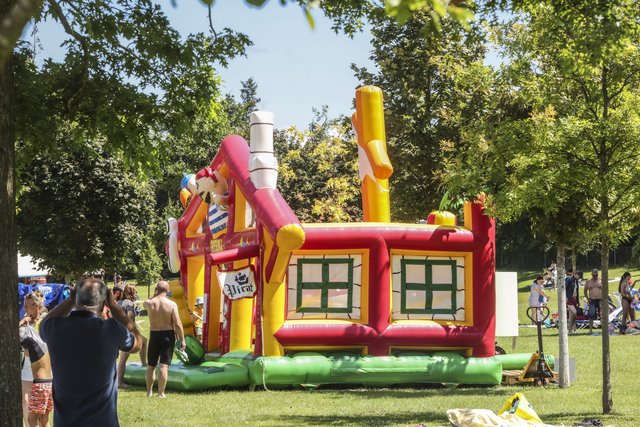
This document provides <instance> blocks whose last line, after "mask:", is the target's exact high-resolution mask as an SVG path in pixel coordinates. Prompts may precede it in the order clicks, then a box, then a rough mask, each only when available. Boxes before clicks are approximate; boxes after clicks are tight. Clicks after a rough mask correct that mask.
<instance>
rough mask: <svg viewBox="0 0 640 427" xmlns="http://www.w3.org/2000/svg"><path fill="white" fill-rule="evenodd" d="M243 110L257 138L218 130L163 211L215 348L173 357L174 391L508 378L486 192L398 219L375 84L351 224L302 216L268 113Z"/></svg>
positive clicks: (365, 106) (361, 107)
mask: <svg viewBox="0 0 640 427" xmlns="http://www.w3.org/2000/svg"><path fill="white" fill-rule="evenodd" d="M250 122H251V127H250V129H251V132H250V141H249V143H247V142H246V141H245V139H243V138H242V137H240V136H237V135H232V136H229V137H227V138H225V139H224V140H223V141H222V144H221V147H220V150H219V151H218V153H217V154H216V156H215V158H214V159H213V161H212V162H211V164H210V165H208V166H207V167H205V168H203V169H202V170H200V171H199V172H198V173H197V174H195V175H191V176H186V177H185V178H184V179H183V183H182V187H183V188H182V191H181V193H180V198H181V200H182V203H183V205H184V206H185V211H184V214H183V215H182V217H181V218H180V219H179V220H175V219H170V220H169V221H168V223H169V233H170V237H169V241H168V245H167V252H168V255H169V266H170V269H171V270H172V271H174V272H176V273H177V272H180V281H174V282H173V283H172V286H173V288H174V289H175V290H176V291H177V292H173V297H174V298H176V299H177V300H178V302H179V303H180V304H181V311H182V312H183V314H182V315H181V316H182V318H183V319H184V320H185V322H186V324H187V326H188V327H190V326H191V324H192V321H191V320H190V318H189V313H188V310H189V309H191V310H193V308H194V303H195V301H196V298H199V297H204V311H203V328H202V329H203V332H202V342H203V345H204V348H205V350H206V352H207V355H206V359H207V361H206V362H203V363H200V364H197V365H189V364H188V363H187V364H176V365H172V366H171V368H170V376H169V384H168V387H169V388H174V389H180V390H200V389H205V388H212V387H216V386H243V385H248V386H255V385H264V386H274V385H304V384H312V385H318V384H337V383H348V384H372V385H389V384H399V383H400V384H402V383H406V384H412V383H448V384H499V383H500V380H501V376H502V369H503V364H504V363H506V362H505V361H506V360H507V359H504V358H503V359H500V358H497V357H494V354H495V332H494V331H495V324H494V323H495V291H494V275H495V236H494V234H495V224H494V221H493V220H492V219H491V218H489V217H488V216H486V215H485V214H484V212H483V210H484V207H483V205H482V204H481V203H480V202H467V203H466V204H465V205H464V222H463V224H457V219H456V216H455V215H454V214H452V213H448V212H440V211H438V212H433V213H431V214H429V215H428V219H427V221H426V224H398V223H392V222H391V221H390V200H389V181H388V180H389V177H390V176H391V175H392V173H393V168H392V165H391V163H390V161H389V158H388V156H387V151H386V142H385V126H384V111H383V104H382V92H381V90H380V89H379V88H376V87H371V86H368V87H362V88H360V89H358V90H357V92H356V112H355V113H354V114H353V117H352V123H353V127H354V130H355V131H356V134H357V142H358V152H359V158H358V160H359V168H360V179H361V189H362V203H363V212H364V218H363V221H362V222H358V223H335V224H306V223H300V221H299V220H298V218H297V217H296V215H295V214H294V212H293V211H292V210H291V208H290V207H289V205H288V204H287V202H286V201H285V199H284V198H283V197H282V195H281V194H280V192H279V191H278V189H277V188H276V183H277V176H278V162H277V160H276V158H275V157H274V154H273V115H272V114H271V113H268V112H254V113H252V114H251V116H250ZM180 283H181V284H182V287H183V288H182V287H181V285H180ZM182 289H184V295H186V298H183V297H182V295H183V292H182ZM180 300H182V302H180ZM187 306H188V307H187ZM529 356H530V355H528V354H527V355H522V356H521V357H519V358H518V357H516V359H517V360H515V361H514V362H515V364H516V365H519V366H518V367H522V366H524V365H525V364H526V362H527V360H528V359H529ZM512 357H513V356H512ZM196 362H198V361H196ZM505 368H508V369H514V368H513V367H506V366H505ZM127 381H128V382H130V383H134V384H144V370H143V369H141V368H138V367H135V366H129V367H128V369H127Z"/></svg>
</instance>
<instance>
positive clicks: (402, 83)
mask: <svg viewBox="0 0 640 427" xmlns="http://www.w3.org/2000/svg"><path fill="white" fill-rule="evenodd" d="M432 21H433V18H432V16H431V15H429V14H426V13H416V14H415V15H414V16H413V17H412V18H411V19H409V20H407V21H406V23H405V25H404V26H400V25H398V24H397V23H396V22H395V21H394V20H392V19H389V18H388V17H386V16H384V15H381V14H378V15H377V16H376V18H375V20H374V27H373V29H372V30H371V32H372V34H373V40H372V45H373V52H372V57H371V58H372V59H373V60H374V61H375V63H376V65H377V67H378V70H379V71H378V72H377V73H371V72H370V71H368V70H367V69H366V68H359V67H357V66H353V69H354V71H355V73H356V76H357V77H358V79H359V80H361V81H362V82H363V83H364V84H371V85H376V86H379V87H382V88H384V94H385V112H386V117H385V118H386V124H387V133H388V135H387V139H388V146H389V156H390V158H391V160H392V163H393V164H396V165H400V164H401V165H402V168H398V170H397V171H395V173H394V174H393V175H392V176H391V192H392V194H391V196H392V197H393V200H394V210H393V213H392V214H393V216H394V217H395V218H396V219H399V220H404V221H409V222H415V221H416V220H418V219H420V218H425V217H426V214H427V213H428V209H430V208H435V207H436V206H437V205H438V201H439V200H440V198H441V196H442V193H441V190H440V188H439V184H440V183H439V181H438V177H437V176H436V175H435V174H434V171H436V170H437V169H438V168H439V165H440V162H441V151H440V150H439V144H440V141H441V140H451V141H457V140H458V139H459V129H460V125H459V123H457V122H456V121H454V120H449V119H447V117H448V116H451V115H456V116H459V117H460V120H470V119H473V116H472V115H473V114H474V109H475V108H476V107H477V105H478V102H479V100H476V99H472V98H469V99H465V100H464V103H463V102H461V101H462V99H461V98H460V94H459V93H457V90H458V88H459V86H456V83H455V80H454V79H455V76H456V70H457V69H459V68H465V67H468V66H470V65H471V64H473V63H478V62H480V61H482V59H483V57H484V53H485V47H484V45H483V43H482V38H483V37H482V33H481V31H480V28H479V27H477V26H473V27H472V28H471V30H470V31H468V32H467V31H465V30H463V28H461V27H460V26H459V25H457V24H456V23H453V22H450V21H443V22H441V24H440V27H441V29H440V31H439V32H437V33H425V32H424V28H425V26H429V25H430V23H431V22H432Z"/></svg>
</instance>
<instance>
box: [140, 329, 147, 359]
mask: <svg viewBox="0 0 640 427" xmlns="http://www.w3.org/2000/svg"><path fill="white" fill-rule="evenodd" d="M140 338H142V346H141V347H140V363H141V364H142V366H143V367H145V366H147V342H148V341H147V337H145V336H144V335H141V336H140Z"/></svg>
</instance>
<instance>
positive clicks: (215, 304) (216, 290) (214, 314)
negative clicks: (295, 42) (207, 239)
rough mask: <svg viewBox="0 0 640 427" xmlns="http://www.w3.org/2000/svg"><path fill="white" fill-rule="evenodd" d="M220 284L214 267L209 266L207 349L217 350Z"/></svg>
mask: <svg viewBox="0 0 640 427" xmlns="http://www.w3.org/2000/svg"><path fill="white" fill-rule="evenodd" d="M221 296H222V292H221V291H220V284H219V283H218V275H217V274H216V269H215V268H213V267H212V268H211V287H210V288H209V300H208V301H207V313H206V315H207V324H208V325H209V332H208V334H207V337H208V338H207V339H208V341H207V343H208V345H207V351H214V350H219V348H218V338H219V337H220V298H221Z"/></svg>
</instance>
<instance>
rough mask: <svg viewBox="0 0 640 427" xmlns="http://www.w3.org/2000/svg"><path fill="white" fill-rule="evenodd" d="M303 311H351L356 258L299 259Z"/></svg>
mask: <svg viewBox="0 0 640 427" xmlns="http://www.w3.org/2000/svg"><path fill="white" fill-rule="evenodd" d="M297 304H298V306H297V308H296V311H297V312H299V313H351V312H352V310H353V259H352V258H299V259H298V262H297Z"/></svg>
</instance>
